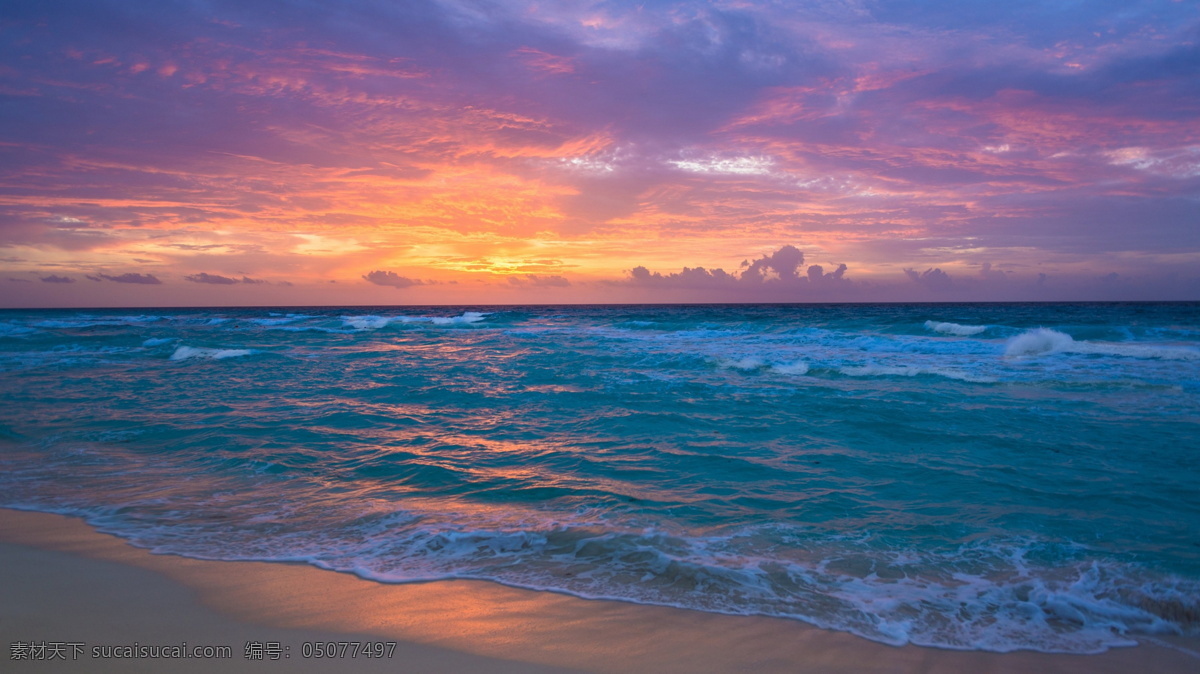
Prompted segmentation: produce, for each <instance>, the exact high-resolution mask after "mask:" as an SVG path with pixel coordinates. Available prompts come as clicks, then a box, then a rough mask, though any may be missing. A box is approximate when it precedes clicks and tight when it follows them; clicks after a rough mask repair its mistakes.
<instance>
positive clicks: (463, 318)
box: [342, 311, 490, 330]
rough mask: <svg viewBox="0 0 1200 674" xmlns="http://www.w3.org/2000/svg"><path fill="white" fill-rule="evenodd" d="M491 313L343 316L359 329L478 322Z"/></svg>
mask: <svg viewBox="0 0 1200 674" xmlns="http://www.w3.org/2000/svg"><path fill="white" fill-rule="evenodd" d="M489 315H490V314H488V313H485V312H481V311H465V312H463V313H462V314H460V315H458V316H343V317H342V322H343V323H344V324H345V325H348V326H350V327H352V328H355V329H358V330H378V329H380V328H386V327H387V326H389V325H391V324H392V323H430V324H432V325H465V324H470V323H478V322H479V321H482V320H483V319H485V318H487V317H488V316H489Z"/></svg>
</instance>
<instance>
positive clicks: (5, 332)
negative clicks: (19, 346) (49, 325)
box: [0, 323, 37, 337]
mask: <svg viewBox="0 0 1200 674" xmlns="http://www.w3.org/2000/svg"><path fill="white" fill-rule="evenodd" d="M34 332H37V330H34V329H33V328H30V327H27V326H24V325H17V324H16V323H0V337H15V336H17V335H28V334H31V333H34Z"/></svg>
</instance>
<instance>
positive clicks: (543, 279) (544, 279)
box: [508, 274, 571, 288]
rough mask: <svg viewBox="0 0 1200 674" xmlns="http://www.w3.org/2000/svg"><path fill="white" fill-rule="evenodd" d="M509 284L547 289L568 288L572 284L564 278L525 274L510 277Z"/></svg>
mask: <svg viewBox="0 0 1200 674" xmlns="http://www.w3.org/2000/svg"><path fill="white" fill-rule="evenodd" d="M508 282H509V283H511V284H512V285H515V286H540V287H545V288H566V287H568V286H570V285H571V282H570V281H568V280H567V279H565V278H563V277H562V276H553V275H538V274H524V275H522V276H509V277H508Z"/></svg>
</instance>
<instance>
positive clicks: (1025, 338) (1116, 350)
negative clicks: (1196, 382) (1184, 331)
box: [1004, 328, 1200, 360]
mask: <svg viewBox="0 0 1200 674" xmlns="http://www.w3.org/2000/svg"><path fill="white" fill-rule="evenodd" d="M1052 353H1079V354H1096V355H1103V356H1124V357H1127V358H1157V359H1162V360H1200V350H1197V349H1193V348H1188V347H1183V346H1166V345H1160V344H1122V343H1118V342H1090V341H1076V340H1075V339H1074V338H1073V337H1071V336H1070V335H1068V334H1066V333H1063V332H1059V331H1057V330H1051V329H1050V328H1036V329H1033V330H1028V331H1026V332H1023V333H1021V334H1019V335H1017V336H1016V337H1013V338H1012V339H1010V340H1008V343H1007V344H1006V345H1005V347H1004V355H1005V356H1006V357H1009V358H1028V357H1033V356H1042V355H1047V354H1052Z"/></svg>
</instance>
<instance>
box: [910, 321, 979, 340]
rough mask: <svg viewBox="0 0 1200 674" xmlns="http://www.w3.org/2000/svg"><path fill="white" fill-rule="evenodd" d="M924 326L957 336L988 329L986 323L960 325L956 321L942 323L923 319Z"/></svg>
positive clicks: (969, 334) (974, 333) (967, 335)
mask: <svg viewBox="0 0 1200 674" xmlns="http://www.w3.org/2000/svg"><path fill="white" fill-rule="evenodd" d="M925 327H926V328H927V329H929V330H933V331H934V332H939V333H941V334H943V335H957V336H959V337H970V336H971V335H978V334H979V333H981V332H983V331H984V330H987V329H988V326H986V325H960V324H958V323H942V322H938V321H925Z"/></svg>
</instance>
